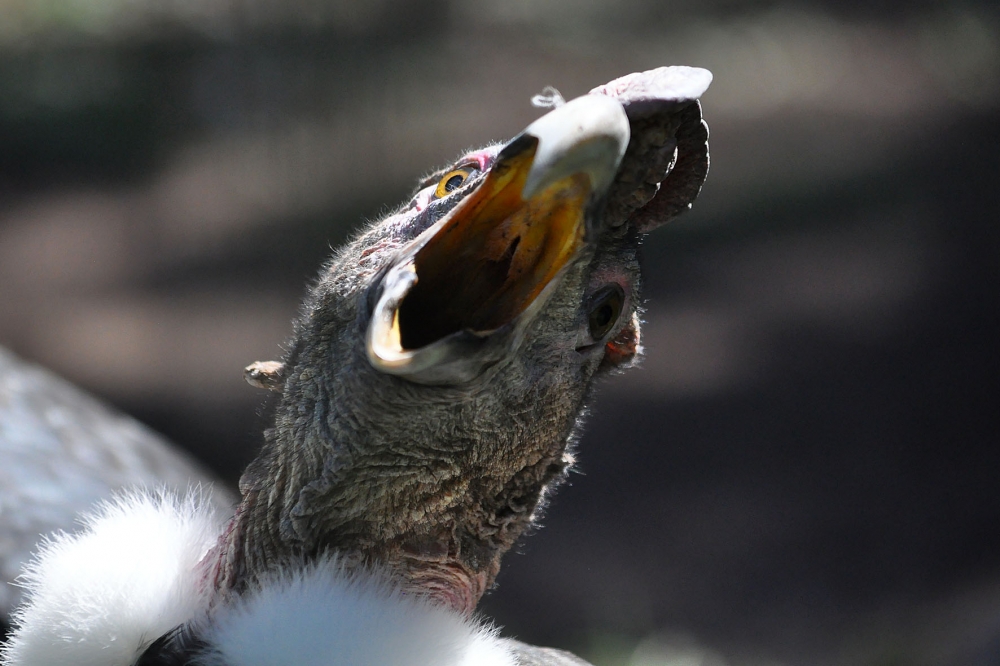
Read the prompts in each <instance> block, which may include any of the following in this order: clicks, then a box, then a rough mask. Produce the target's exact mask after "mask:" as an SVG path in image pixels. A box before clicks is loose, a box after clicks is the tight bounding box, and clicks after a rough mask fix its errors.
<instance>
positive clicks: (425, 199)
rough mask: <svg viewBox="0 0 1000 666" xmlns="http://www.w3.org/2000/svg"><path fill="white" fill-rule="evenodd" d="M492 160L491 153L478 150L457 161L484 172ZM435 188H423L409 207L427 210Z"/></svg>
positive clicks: (432, 186)
mask: <svg viewBox="0 0 1000 666" xmlns="http://www.w3.org/2000/svg"><path fill="white" fill-rule="evenodd" d="M491 159H492V156H491V152H490V151H489V150H478V151H476V152H474V153H469V154H468V155H464V156H463V157H462V159H460V160H459V163H460V164H466V165H472V164H475V165H476V168H477V169H479V170H480V171H486V169H487V168H488V167H489V166H490V161H491ZM435 189H436V186H434V185H431V186H430V187H427V188H424V189H423V190H421V191H420V192H418V193H417V196H415V197H413V203H411V204H410V205H411V206H412V207H414V208H416V209H417V210H418V211H421V210H423V209H425V208H427V204H429V203H430V202H431V201H433V200H434V191H435Z"/></svg>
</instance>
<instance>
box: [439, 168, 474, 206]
mask: <svg viewBox="0 0 1000 666" xmlns="http://www.w3.org/2000/svg"><path fill="white" fill-rule="evenodd" d="M471 174H472V169H471V168H467V167H466V168H461V169H455V170H454V171H449V172H448V173H446V174H445V175H444V178H442V179H441V180H439V181H438V186H437V190H436V191H435V192H434V196H436V197H437V198H438V199H441V198H443V197H446V196H448V195H449V194H451V193H452V192H454V191H455V190H457V189H458V188H460V187H461V186H462V183H464V182H465V181H466V180H467V179H468V178H469V176H470V175H471Z"/></svg>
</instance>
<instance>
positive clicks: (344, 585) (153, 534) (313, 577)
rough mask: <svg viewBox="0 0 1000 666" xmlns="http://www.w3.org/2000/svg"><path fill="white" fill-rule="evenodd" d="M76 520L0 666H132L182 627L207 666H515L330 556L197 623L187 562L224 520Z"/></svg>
mask: <svg viewBox="0 0 1000 666" xmlns="http://www.w3.org/2000/svg"><path fill="white" fill-rule="evenodd" d="M84 524H85V527H86V529H85V530H84V531H83V532H82V533H81V534H79V535H73V536H70V535H65V534H63V535H58V536H56V537H54V538H52V539H50V540H48V541H47V542H45V543H44V544H43V545H42V546H41V548H40V552H39V553H38V555H37V556H36V557H35V559H34V561H33V562H32V563H31V564H30V565H29V566H28V567H27V570H26V573H25V574H24V576H23V577H22V582H23V583H24V585H25V586H26V587H27V591H28V601H27V603H25V604H24V605H23V606H22V607H21V608H20V609H19V610H18V611H17V613H16V614H15V617H14V619H15V625H16V626H15V629H14V632H13V634H12V636H11V638H10V640H9V642H8V644H7V645H6V646H4V648H3V650H2V654H0V662H2V663H3V664H4V666H55V665H57V664H58V665H60V666H62V665H65V664H73V665H75V666H131V664H133V663H134V662H135V660H136V659H137V658H138V657H139V655H140V654H142V652H143V650H145V648H146V647H147V646H148V645H149V644H150V643H151V642H152V641H154V640H156V639H157V638H159V637H160V636H161V635H163V634H164V633H166V632H167V631H170V630H171V629H173V628H174V627H176V626H178V625H180V624H185V623H190V624H189V626H190V627H191V628H192V629H193V630H194V631H195V632H196V634H197V635H198V636H199V638H201V639H202V640H203V641H204V642H205V643H206V644H207V645H208V646H209V648H208V652H207V653H206V654H204V655H202V658H201V661H200V662H199V663H204V664H205V666H285V665H286V664H295V665H296V666H341V665H343V666H348V665H349V666H385V665H386V664H392V665H393V666H516V664H517V660H516V658H515V657H514V656H513V655H512V654H511V653H510V651H509V650H508V649H507V648H506V647H505V646H504V642H503V641H501V640H500V639H498V637H497V635H496V632H495V631H494V630H493V629H492V628H490V627H487V626H484V625H482V624H480V623H478V622H476V621H472V620H467V619H465V618H463V617H461V616H459V615H457V614H455V613H453V612H451V611H449V610H446V609H444V608H440V607H437V606H433V605H431V604H430V603H428V602H426V601H424V600H421V599H419V598H413V597H403V596H402V595H400V594H399V593H398V592H396V591H394V590H393V589H392V588H391V587H389V586H387V585H386V584H384V583H382V582H380V581H379V579H377V578H375V577H373V576H370V575H349V574H345V573H344V572H343V570H342V569H341V568H340V566H339V565H338V562H337V560H336V558H328V559H323V560H321V561H320V562H318V563H316V564H314V565H310V566H306V567H302V568H299V569H296V570H294V571H289V572H285V573H282V574H280V575H278V576H276V577H274V578H273V579H271V580H270V582H267V583H265V584H264V585H262V586H261V587H260V588H259V589H257V590H256V591H254V592H252V593H249V594H247V595H245V596H244V598H243V599H242V600H240V601H238V602H237V603H236V604H235V605H234V606H232V607H229V608H217V609H216V610H215V611H214V612H213V613H212V615H211V620H210V621H209V620H206V619H205V609H206V607H207V605H208V599H207V598H206V595H205V591H204V590H202V589H201V588H202V586H201V585H200V584H199V583H200V574H198V573H197V571H198V567H197V564H198V562H200V561H201V559H202V557H204V555H205V553H206V552H207V551H208V549H209V548H211V547H212V545H214V544H215V542H216V539H217V536H218V534H219V532H220V524H219V522H218V521H217V520H216V518H215V515H214V512H213V510H212V508H211V506H210V504H209V502H208V500H207V499H205V498H203V497H201V496H200V495H199V494H197V493H196V494H195V495H194V496H193V497H190V498H188V499H185V500H175V499H171V498H170V497H169V496H166V495H158V496H154V497H150V496H146V495H138V494H137V495H132V496H128V497H124V498H122V499H119V500H118V501H116V502H113V503H108V504H105V505H104V506H103V507H101V509H100V510H99V511H98V513H96V514H95V515H93V516H91V517H90V518H88V519H86V521H85V523H84Z"/></svg>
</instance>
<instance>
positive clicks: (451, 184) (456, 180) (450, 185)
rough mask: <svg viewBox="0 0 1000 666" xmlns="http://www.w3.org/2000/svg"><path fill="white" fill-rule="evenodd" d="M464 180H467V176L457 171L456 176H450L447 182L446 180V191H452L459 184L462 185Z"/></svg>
mask: <svg viewBox="0 0 1000 666" xmlns="http://www.w3.org/2000/svg"><path fill="white" fill-rule="evenodd" d="M464 181H465V176H463V175H461V174H458V173H456V174H455V175H454V176H452V177H451V178H449V179H448V180H447V182H445V184H444V191H445V192H452V191H454V190H457V189H458V187H459V185H461V184H462V183H463V182H464Z"/></svg>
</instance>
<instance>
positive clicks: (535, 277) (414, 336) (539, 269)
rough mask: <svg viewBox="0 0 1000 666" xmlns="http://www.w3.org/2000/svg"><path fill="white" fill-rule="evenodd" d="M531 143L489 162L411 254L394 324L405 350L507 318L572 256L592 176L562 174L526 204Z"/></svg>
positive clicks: (523, 306) (485, 327)
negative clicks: (407, 286) (411, 279)
mask: <svg viewBox="0 0 1000 666" xmlns="http://www.w3.org/2000/svg"><path fill="white" fill-rule="evenodd" d="M536 146H537V143H536V145H535V146H532V147H530V149H527V150H524V151H522V152H521V153H519V154H518V155H515V156H513V157H510V158H508V159H505V160H504V161H503V162H501V163H498V164H497V165H496V166H494V167H493V169H492V170H491V171H490V173H489V174H488V175H487V176H486V179H485V180H484V181H483V183H482V185H480V186H479V187H478V188H477V189H476V190H475V191H474V192H473V193H472V194H470V195H469V196H468V197H466V198H465V199H464V200H463V201H462V202H460V203H459V204H458V205H457V206H456V207H455V209H454V210H453V211H452V212H451V214H450V216H449V217H448V218H446V220H445V222H444V224H443V225H442V226H441V228H440V229H438V231H437V232H436V233H435V234H434V236H433V237H432V238H430V239H429V240H428V241H427V243H426V244H425V245H424V246H423V247H422V248H421V249H420V250H419V251H418V252H417V254H416V256H415V258H414V265H415V269H416V273H417V283H416V284H415V285H414V286H413V288H412V290H411V291H410V293H408V294H407V295H406V297H405V298H404V299H403V302H402V303H401V304H400V307H399V310H398V314H397V317H398V319H397V321H396V322H395V323H396V324H397V326H398V329H397V330H398V333H399V339H400V343H401V346H402V348H403V349H418V348H420V347H423V346H425V345H428V344H430V343H432V342H434V341H436V340H439V339H441V338H443V337H445V336H447V335H449V334H451V333H455V332H457V331H461V330H470V331H475V332H487V331H492V330H495V329H497V328H500V327H501V326H503V325H504V324H507V323H509V322H511V321H513V320H514V318H515V317H517V316H518V315H519V314H521V313H522V312H524V310H525V309H526V308H527V307H528V306H529V305H530V304H531V303H532V302H533V301H534V300H535V298H537V297H538V295H539V294H540V293H541V292H542V290H543V289H545V287H546V286H547V285H548V284H549V283H550V282H551V281H552V280H553V279H554V278H555V277H556V275H558V274H559V272H560V270H561V269H562V268H563V266H565V265H566V264H567V263H568V262H569V260H570V259H571V258H572V257H573V256H574V255H575V254H576V252H577V249H578V248H579V246H580V244H581V243H582V241H583V235H584V228H585V224H584V211H585V208H586V205H587V202H588V200H589V197H590V190H591V184H590V178H589V177H588V176H587V175H586V174H582V173H578V174H574V175H572V176H568V177H566V178H563V179H562V180H559V181H556V182H554V183H552V184H551V185H549V186H548V187H546V188H545V189H543V190H541V191H540V192H538V193H537V194H535V195H534V196H533V197H531V199H530V200H528V201H524V200H523V199H522V198H521V192H522V190H523V188H524V183H525V179H526V178H527V176H528V172H529V171H530V169H531V165H532V160H533V158H534V154H535V147H536Z"/></svg>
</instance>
